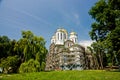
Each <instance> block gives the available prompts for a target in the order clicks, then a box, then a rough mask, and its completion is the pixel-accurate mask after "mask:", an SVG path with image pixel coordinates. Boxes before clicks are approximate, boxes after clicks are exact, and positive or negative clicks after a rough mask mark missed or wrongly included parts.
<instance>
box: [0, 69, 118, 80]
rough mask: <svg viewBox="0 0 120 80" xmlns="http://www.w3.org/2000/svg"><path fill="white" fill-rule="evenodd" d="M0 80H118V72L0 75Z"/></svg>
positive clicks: (57, 72) (52, 72)
mask: <svg viewBox="0 0 120 80" xmlns="http://www.w3.org/2000/svg"><path fill="white" fill-rule="evenodd" d="M0 80H120V72H110V71H102V70H84V71H51V72H36V73H23V74H0Z"/></svg>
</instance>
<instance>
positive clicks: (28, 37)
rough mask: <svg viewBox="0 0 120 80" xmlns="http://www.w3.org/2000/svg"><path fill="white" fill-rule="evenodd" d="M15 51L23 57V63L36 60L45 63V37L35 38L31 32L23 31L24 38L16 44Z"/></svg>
mask: <svg viewBox="0 0 120 80" xmlns="http://www.w3.org/2000/svg"><path fill="white" fill-rule="evenodd" d="M14 50H15V51H17V52H18V54H20V56H21V60H22V62H24V61H25V62H28V61H29V60H30V59H34V60H36V61H38V62H39V63H40V66H41V67H42V63H43V62H45V57H46V54H47V49H46V47H45V40H44V38H43V37H38V36H35V35H34V34H33V33H32V32H31V31H22V38H21V39H20V40H19V41H18V42H17V43H16V44H15V47H14Z"/></svg>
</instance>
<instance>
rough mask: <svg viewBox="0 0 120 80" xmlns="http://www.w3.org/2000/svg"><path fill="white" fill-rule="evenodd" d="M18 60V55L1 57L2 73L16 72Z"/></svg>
mask: <svg viewBox="0 0 120 80" xmlns="http://www.w3.org/2000/svg"><path fill="white" fill-rule="evenodd" d="M19 62H20V59H19V58H18V56H8V57H7V58H3V59H1V63H0V67H2V68H3V73H13V72H17V69H18V67H19Z"/></svg>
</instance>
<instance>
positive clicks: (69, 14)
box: [0, 0, 98, 47]
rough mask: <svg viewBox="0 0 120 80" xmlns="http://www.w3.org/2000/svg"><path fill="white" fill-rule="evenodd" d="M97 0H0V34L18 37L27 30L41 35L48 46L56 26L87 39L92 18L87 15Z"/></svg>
mask: <svg viewBox="0 0 120 80" xmlns="http://www.w3.org/2000/svg"><path fill="white" fill-rule="evenodd" d="M97 1H98V0H1V2H0V35H1V36H3V35H6V36H8V37H9V38H10V39H16V40H19V39H20V38H21V31H22V30H31V31H32V32H33V33H34V34H35V35H37V36H43V37H44V38H45V40H46V41H47V43H46V46H47V47H48V46H49V45H50V38H51V37H52V35H53V34H54V32H55V31H56V29H57V28H60V27H62V28H65V29H66V30H67V31H68V32H71V31H75V32H77V34H78V39H79V41H86V40H88V41H89V40H90V37H89V34H88V33H89V31H90V29H91V28H90V27H91V23H92V22H93V19H92V18H91V16H90V15H89V14H88V11H89V10H90V8H91V7H92V6H93V5H94V4H95V3H96V2H97Z"/></svg>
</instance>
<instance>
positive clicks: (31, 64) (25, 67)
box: [19, 59, 40, 73]
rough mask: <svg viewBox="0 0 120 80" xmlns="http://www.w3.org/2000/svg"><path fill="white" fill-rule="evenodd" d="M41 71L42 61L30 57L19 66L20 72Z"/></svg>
mask: <svg viewBox="0 0 120 80" xmlns="http://www.w3.org/2000/svg"><path fill="white" fill-rule="evenodd" d="M39 71H40V63H39V62H38V61H36V60H34V59H30V60H29V61H28V62H24V63H22V64H21V66H20V68H19V72H20V73H25V72H39Z"/></svg>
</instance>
